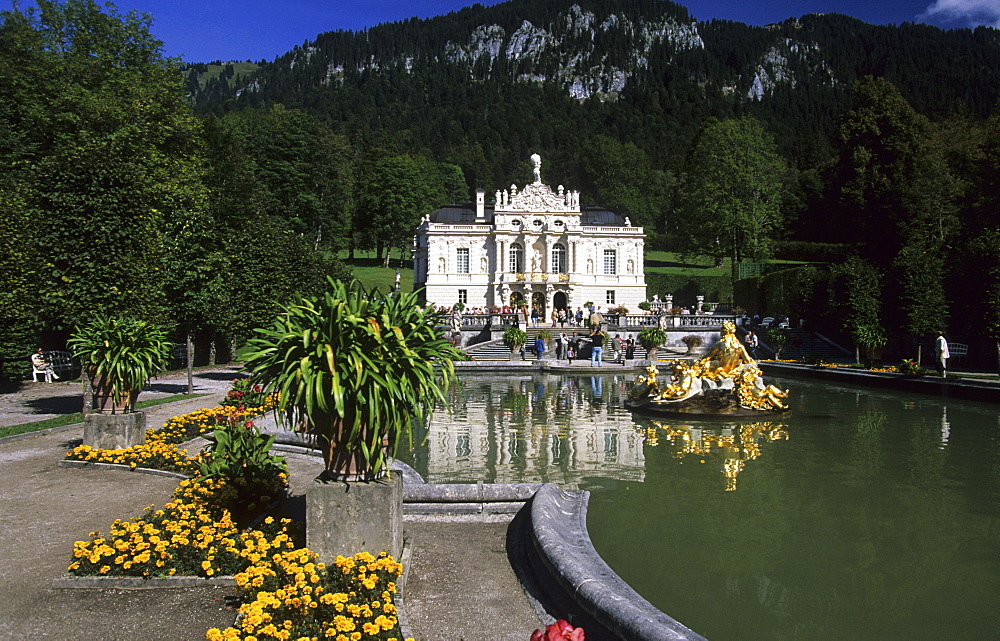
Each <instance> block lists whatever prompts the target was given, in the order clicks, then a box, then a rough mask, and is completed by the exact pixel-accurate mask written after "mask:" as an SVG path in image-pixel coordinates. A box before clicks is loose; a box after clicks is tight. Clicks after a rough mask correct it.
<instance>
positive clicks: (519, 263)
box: [508, 243, 524, 274]
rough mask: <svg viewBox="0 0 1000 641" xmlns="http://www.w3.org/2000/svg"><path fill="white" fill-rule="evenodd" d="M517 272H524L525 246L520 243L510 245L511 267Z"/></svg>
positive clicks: (512, 270)
mask: <svg viewBox="0 0 1000 641" xmlns="http://www.w3.org/2000/svg"><path fill="white" fill-rule="evenodd" d="M508 271H511V272H513V273H515V274H521V273H524V247H521V244H520V243H514V244H513V245H511V246H510V269H509V270H508Z"/></svg>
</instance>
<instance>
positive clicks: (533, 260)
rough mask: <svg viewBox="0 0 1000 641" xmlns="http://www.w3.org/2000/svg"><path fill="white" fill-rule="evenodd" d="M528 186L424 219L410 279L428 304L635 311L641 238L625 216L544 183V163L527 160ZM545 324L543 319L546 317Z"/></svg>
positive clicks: (641, 295)
mask: <svg viewBox="0 0 1000 641" xmlns="http://www.w3.org/2000/svg"><path fill="white" fill-rule="evenodd" d="M531 161H532V163H533V165H534V177H535V181H534V183H532V184H530V185H526V186H525V187H524V189H522V190H521V191H518V189H517V186H516V185H511V186H510V189H509V190H506V189H505V190H503V191H500V190H497V192H496V194H495V200H494V204H493V205H492V206H489V205H487V204H486V193H485V192H484V191H482V190H479V191H477V192H476V202H475V203H471V204H468V205H455V206H451V207H443V208H441V209H438V210H436V211H434V212H433V213H431V214H430V215H429V216H425V217H424V219H423V220H422V221H421V223H420V227H419V228H418V229H417V234H416V236H415V237H414V253H413V273H414V276H413V279H414V286H415V287H424V288H425V292H426V298H427V302H429V303H434V304H435V305H447V306H451V305H454V304H455V303H457V302H461V303H464V304H465V305H466V306H470V307H483V306H496V307H502V306H504V305H512V306H514V305H519V304H520V303H521V302H522V301H523V302H525V303H527V304H528V305H529V306H536V307H538V308H539V309H540V310H541V311H542V313H543V314H545V315H548V314H550V313H551V311H552V309H553V308H556V309H561V308H571V309H575V308H577V307H582V306H583V304H584V303H585V302H587V301H593V302H594V304H596V305H600V306H602V307H603V308H605V309H608V308H610V307H616V306H619V305H624V306H625V307H627V308H628V309H629V310H630V311H633V312H636V311H638V305H639V303H640V302H642V301H644V300H646V280H645V277H644V276H643V244H644V238H645V236H644V234H643V230H642V228H641V227H633V226H632V224H631V222H630V221H629V220H628V219H627V218H626V219H624V220H622V218H621V217H620V216H618V215H617V214H615V213H613V212H610V211H607V210H605V209H600V208H594V207H581V206H580V192H576V191H564V190H563V187H562V185H560V186H559V187H558V189H557V190H555V191H553V190H552V188H550V187H549V186H548V185H544V184H542V179H541V158H540V157H539V156H538V155H537V154H536V155H533V156H532V157H531ZM546 317H547V316H546Z"/></svg>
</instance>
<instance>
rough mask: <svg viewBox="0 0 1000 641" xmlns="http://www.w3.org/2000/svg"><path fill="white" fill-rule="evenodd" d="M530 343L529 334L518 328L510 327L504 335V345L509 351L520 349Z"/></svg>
mask: <svg viewBox="0 0 1000 641" xmlns="http://www.w3.org/2000/svg"><path fill="white" fill-rule="evenodd" d="M527 342H528V332H526V331H524V330H523V329H519V328H517V327H508V328H507V329H506V330H504V333H503V344H504V345H506V346H507V348H508V349H520V347H521V346H522V345H524V344H525V343H527Z"/></svg>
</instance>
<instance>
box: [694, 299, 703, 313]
mask: <svg viewBox="0 0 1000 641" xmlns="http://www.w3.org/2000/svg"><path fill="white" fill-rule="evenodd" d="M695 299H696V300H697V301H698V311H697V312H696V313H698V314H701V313H702V311H701V310H702V307H703V306H704V305H705V297H704V296H696V297H695Z"/></svg>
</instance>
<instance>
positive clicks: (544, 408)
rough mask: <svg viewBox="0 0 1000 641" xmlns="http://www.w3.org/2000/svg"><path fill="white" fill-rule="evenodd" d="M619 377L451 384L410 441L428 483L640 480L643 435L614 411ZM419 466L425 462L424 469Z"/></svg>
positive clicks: (621, 390) (620, 393)
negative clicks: (447, 395) (446, 395)
mask: <svg viewBox="0 0 1000 641" xmlns="http://www.w3.org/2000/svg"><path fill="white" fill-rule="evenodd" d="M627 385H628V381H627V380H626V377H625V376H624V375H617V376H616V375H607V376H594V377H590V376H580V377H568V378H567V377H561V376H548V375H541V374H538V375H534V376H532V377H525V378H523V379H510V378H485V377H484V378H475V379H472V380H470V381H468V382H460V384H459V385H458V386H456V388H455V390H454V391H453V392H452V393H453V395H454V396H453V398H451V399H449V403H448V404H449V406H450V407H452V408H454V409H453V411H452V413H451V415H449V414H448V411H447V410H445V409H442V408H439V409H438V410H437V411H436V412H435V413H434V417H433V419H432V421H431V424H430V427H429V430H428V431H427V432H426V438H424V433H418V434H416V435H415V438H414V450H415V451H414V457H415V463H416V467H417V468H418V469H419V470H421V471H422V472H424V473H425V474H426V476H427V481H428V482H432V483H435V482H436V483H449V482H451V483H454V482H476V481H486V482H495V483H519V482H551V483H558V484H560V485H562V486H563V487H574V486H576V485H577V484H578V483H579V481H580V480H581V479H583V478H587V477H590V478H593V477H602V478H612V479H617V480H629V481H641V480H643V478H644V475H645V470H644V466H645V458H644V456H643V435H642V434H641V433H640V432H637V431H636V430H635V426H634V423H633V421H632V418H631V416H630V414H629V412H627V411H625V410H623V409H622V408H621V400H622V398H623V397H624V394H625V388H626V386H627ZM425 465H426V467H425Z"/></svg>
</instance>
